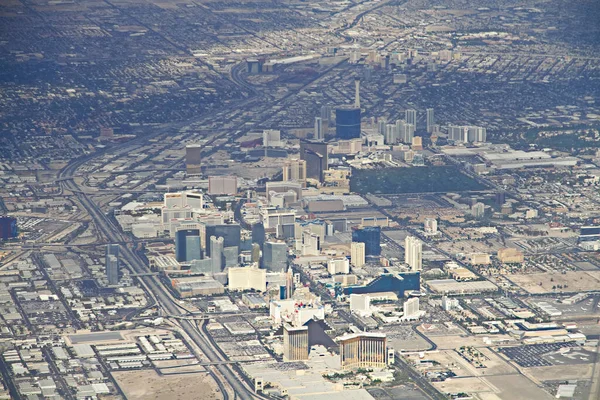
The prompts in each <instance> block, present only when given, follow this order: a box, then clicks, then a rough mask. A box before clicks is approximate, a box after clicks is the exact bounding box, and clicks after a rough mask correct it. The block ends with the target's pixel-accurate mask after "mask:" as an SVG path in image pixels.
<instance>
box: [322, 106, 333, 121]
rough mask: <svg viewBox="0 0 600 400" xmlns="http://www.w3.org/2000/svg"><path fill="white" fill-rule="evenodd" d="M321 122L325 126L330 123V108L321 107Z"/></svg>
mask: <svg viewBox="0 0 600 400" xmlns="http://www.w3.org/2000/svg"><path fill="white" fill-rule="evenodd" d="M321 120H322V122H323V123H325V124H329V123H330V122H331V106H321Z"/></svg>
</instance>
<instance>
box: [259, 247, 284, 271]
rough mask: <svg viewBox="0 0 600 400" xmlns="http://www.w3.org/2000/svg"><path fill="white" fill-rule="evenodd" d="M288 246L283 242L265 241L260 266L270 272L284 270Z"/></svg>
mask: <svg viewBox="0 0 600 400" xmlns="http://www.w3.org/2000/svg"><path fill="white" fill-rule="evenodd" d="M287 257H288V247H287V245H286V244H285V243H284V242H265V244H264V247H263V260H262V267H263V268H264V269H266V270H268V271H270V272H285V270H286V269H287Z"/></svg>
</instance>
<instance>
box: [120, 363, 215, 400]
mask: <svg viewBox="0 0 600 400" xmlns="http://www.w3.org/2000/svg"><path fill="white" fill-rule="evenodd" d="M113 376H114V378H115V379H116V380H117V382H118V383H119V386H120V387H121V389H122V390H123V392H125V396H126V397H127V399H129V400H134V399H144V400H172V399H199V400H217V399H221V398H222V396H221V394H220V393H218V392H217V391H216V385H215V383H214V381H213V380H212V378H211V377H210V376H207V375H205V374H182V375H176V376H159V375H158V374H157V373H156V372H155V371H154V370H143V371H126V372H113Z"/></svg>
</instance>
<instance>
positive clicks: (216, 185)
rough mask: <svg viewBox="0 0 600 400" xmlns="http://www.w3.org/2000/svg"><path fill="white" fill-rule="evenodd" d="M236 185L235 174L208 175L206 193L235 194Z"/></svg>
mask: <svg viewBox="0 0 600 400" xmlns="http://www.w3.org/2000/svg"><path fill="white" fill-rule="evenodd" d="M237 187H238V182H237V177H236V176H209V177H208V194H236V193H237Z"/></svg>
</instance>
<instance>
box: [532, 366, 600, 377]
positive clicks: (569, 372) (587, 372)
mask: <svg viewBox="0 0 600 400" xmlns="http://www.w3.org/2000/svg"><path fill="white" fill-rule="evenodd" d="M524 371H525V372H526V373H527V374H528V375H531V376H533V377H534V378H535V379H538V380H540V381H551V380H555V379H559V378H560V379H576V380H577V379H590V378H591V377H592V373H593V371H594V364H571V365H568V366H564V365H553V366H551V367H535V368H525V369H524Z"/></svg>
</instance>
